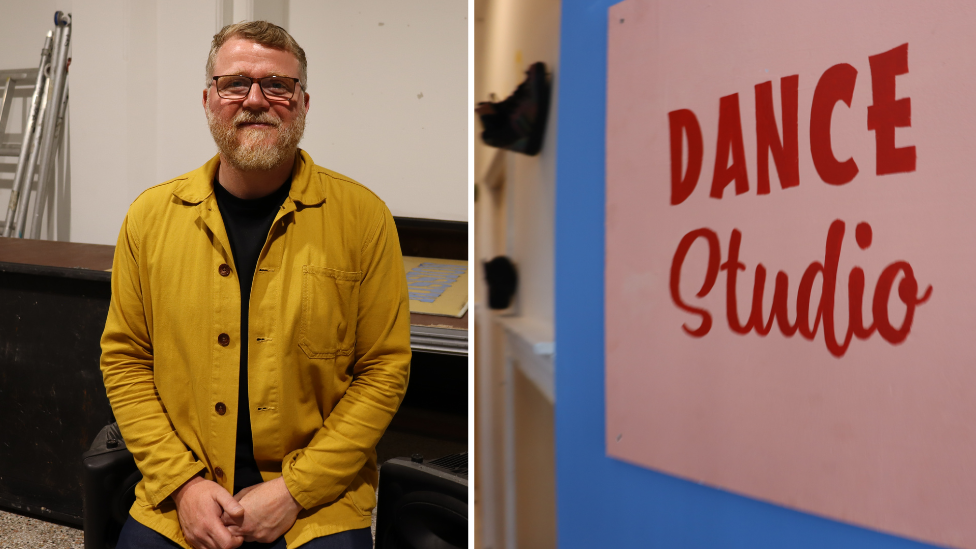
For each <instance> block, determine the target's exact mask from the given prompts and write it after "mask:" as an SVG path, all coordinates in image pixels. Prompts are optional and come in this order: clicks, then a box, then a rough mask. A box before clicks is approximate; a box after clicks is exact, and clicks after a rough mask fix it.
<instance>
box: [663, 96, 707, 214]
mask: <svg viewBox="0 0 976 549" xmlns="http://www.w3.org/2000/svg"><path fill="white" fill-rule="evenodd" d="M668 123H669V125H670V128H671V204H672V205H678V204H681V203H682V202H684V201H685V200H687V198H688V197H689V196H691V192H692V191H694V190H695V186H696V185H698V176H699V175H700V174H701V167H702V151H703V150H704V147H703V145H702V132H701V126H700V125H699V124H698V118H697V117H696V116H695V113H693V112H691V111H690V110H688V109H681V110H678V111H671V112H669V113H668ZM684 135H687V136H688V169H687V170H685V173H684V175H683V176H682V173H681V167H682V165H683V164H684V159H683V156H684V143H685V140H684Z"/></svg>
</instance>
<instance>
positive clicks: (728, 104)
mask: <svg viewBox="0 0 976 549" xmlns="http://www.w3.org/2000/svg"><path fill="white" fill-rule="evenodd" d="M715 150H716V151H717V152H716V154H715V171H714V172H713V174H712V192H711V193H710V194H709V196H711V197H712V198H722V192H723V191H724V190H725V187H727V186H728V185H729V183H731V182H732V181H733V180H734V181H735V194H737V195H738V194H742V193H744V192H746V191H748V190H749V176H748V175H747V174H746V150H745V147H744V146H743V143H742V117H741V116H739V94H737V93H733V94H732V95H726V96H725V97H723V98H721V99H720V100H719V102H718V142H717V144H716V147H715ZM730 152H731V153H732V164H731V165H729V153H730Z"/></svg>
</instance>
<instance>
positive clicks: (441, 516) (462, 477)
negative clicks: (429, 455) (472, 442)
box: [376, 452, 468, 549]
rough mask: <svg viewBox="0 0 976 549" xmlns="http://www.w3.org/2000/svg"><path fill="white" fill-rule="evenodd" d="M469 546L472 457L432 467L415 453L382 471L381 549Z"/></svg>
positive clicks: (465, 455) (460, 456) (432, 462)
mask: <svg viewBox="0 0 976 549" xmlns="http://www.w3.org/2000/svg"><path fill="white" fill-rule="evenodd" d="M467 546H468V453H467V452H464V453H461V454H452V455H449V456H445V457H442V458H439V459H435V460H430V461H426V462H425V461H424V458H423V456H421V455H419V454H414V456H413V457H411V458H393V459H391V460H389V461H387V462H386V463H384V464H383V466H382V467H380V490H379V501H378V503H377V506H376V549H460V548H463V547H467Z"/></svg>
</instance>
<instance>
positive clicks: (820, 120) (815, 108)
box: [810, 63, 858, 185]
mask: <svg viewBox="0 0 976 549" xmlns="http://www.w3.org/2000/svg"><path fill="white" fill-rule="evenodd" d="M855 80H857V69H855V68H854V67H852V66H850V65H848V64H847V63H841V64H839V65H834V66H833V67H830V68H829V69H827V70H826V71H824V73H823V75H822V76H821V77H820V81H819V82H817V88H816V90H814V92H813V105H811V107H810V154H811V156H813V166H814V167H815V168H817V173H818V174H820V179H822V180H823V181H824V183H829V184H831V185H843V184H844V183H849V182H850V181H851V180H852V179H854V176H855V175H857V171H858V169H857V164H856V163H855V162H854V159H853V158H848V159H847V160H845V161H844V162H840V161H838V160H837V157H835V156H834V151H833V147H832V146H831V144H830V121H831V118H832V117H833V113H834V105H835V104H837V102H838V101H843V102H844V103H845V104H846V105H847V106H848V107H850V106H851V98H852V97H854V82H855Z"/></svg>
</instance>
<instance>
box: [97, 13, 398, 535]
mask: <svg viewBox="0 0 976 549" xmlns="http://www.w3.org/2000/svg"><path fill="white" fill-rule="evenodd" d="M306 73H307V71H306V60H305V52H304V51H303V50H302V48H301V47H299V46H298V44H297V43H296V42H295V40H294V39H293V38H292V37H291V36H290V35H289V34H288V33H287V32H286V31H284V30H283V29H281V28H280V27H277V26H275V25H272V24H270V23H267V22H250V23H241V24H236V25H230V26H227V27H225V28H224V29H223V30H221V31H220V32H219V33H218V34H217V35H216V36H214V40H213V44H212V47H211V50H210V57H209V59H208V61H207V88H206V89H205V90H204V92H203V107H204V110H205V112H206V115H207V120H208V122H209V124H210V131H211V133H212V134H213V137H214V141H215V142H216V143H217V147H218V149H219V154H218V155H217V156H216V157H214V158H213V159H211V160H210V161H209V162H207V163H206V164H205V165H204V166H202V167H201V168H199V169H197V170H194V171H192V172H190V173H188V174H185V175H183V176H180V177H177V178H176V179H173V180H171V181H167V182H166V183H163V184H161V185H157V186H155V187H152V188H150V189H148V190H147V191H145V192H144V193H142V195H141V196H139V198H138V199H136V201H135V202H134V203H133V204H132V206H131V207H130V209H129V212H128V214H127V215H126V218H125V221H124V223H123V226H122V230H121V233H120V235H119V240H118V245H117V246H116V249H115V260H114V264H113V271H112V301H111V306H110V309H109V314H108V319H107V321H106V324H105V332H104V334H103V336H102V342H101V343H102V359H101V368H102V373H103V378H104V381H105V387H106V391H107V393H108V397H109V401H110V402H111V404H112V409H113V411H114V413H115V417H116V419H117V420H118V423H119V427H120V428H121V430H122V435H123V438H124V439H125V442H126V444H127V446H128V448H129V450H130V451H131V452H132V454H133V456H134V458H135V460H136V464H137V465H138V467H139V470H140V471H141V472H142V474H143V480H142V482H140V483H139V485H138V486H137V488H136V502H135V504H134V505H133V506H132V509H131V510H130V517H129V520H128V522H127V523H126V524H125V527H124V528H123V531H122V534H121V537H120V540H119V544H118V547H120V548H122V547H125V548H128V547H140V548H143V547H144V548H150V547H151V548H155V547H179V546H182V547H194V548H196V549H217V548H221V549H228V548H233V547H239V546H241V545H242V544H244V546H245V547H275V548H284V547H285V546H286V545H287V547H288V548H294V547H299V546H301V547H304V548H307V549H313V548H315V549H320V548H325V547H330V548H332V547H334V548H339V547H342V548H357V549H358V548H370V547H372V539H371V536H370V529H369V526H370V519H371V513H370V511H371V510H372V508H373V507H374V505H375V492H376V486H377V480H378V478H377V477H378V475H377V466H376V452H375V447H376V443H377V442H378V441H379V439H380V436H381V435H382V434H383V432H384V430H385V429H386V427H387V425H388V424H389V422H390V420H391V419H392V416H393V414H394V412H396V410H397V407H398V406H399V404H400V401H401V400H402V397H403V395H404V393H405V391H406V385H407V378H408V372H409V362H410V328H409V310H408V301H407V290H406V280H405V277H404V273H403V264H402V259H401V256H400V247H399V243H398V240H397V234H396V228H395V226H394V223H393V218H392V216H391V215H390V212H389V210H388V209H387V207H386V205H385V204H384V203H383V202H382V201H381V200H380V199H379V198H377V197H376V196H375V195H374V194H373V193H372V192H370V191H369V190H368V189H366V188H365V187H363V186H362V185H360V184H359V183H356V182H355V181H353V180H352V179H349V178H348V177H345V176H343V175H340V174H338V173H335V172H333V171H330V170H327V169H325V168H321V167H319V166H316V165H315V164H314V163H313V162H312V159H311V158H310V157H309V155H308V154H307V153H305V152H304V151H302V150H300V149H298V143H299V141H300V140H301V137H302V132H303V129H304V125H305V113H306V111H307V110H308V106H309V94H308V93H307V89H308V87H307V83H306V78H307V77H306ZM267 544H271V545H267Z"/></svg>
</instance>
